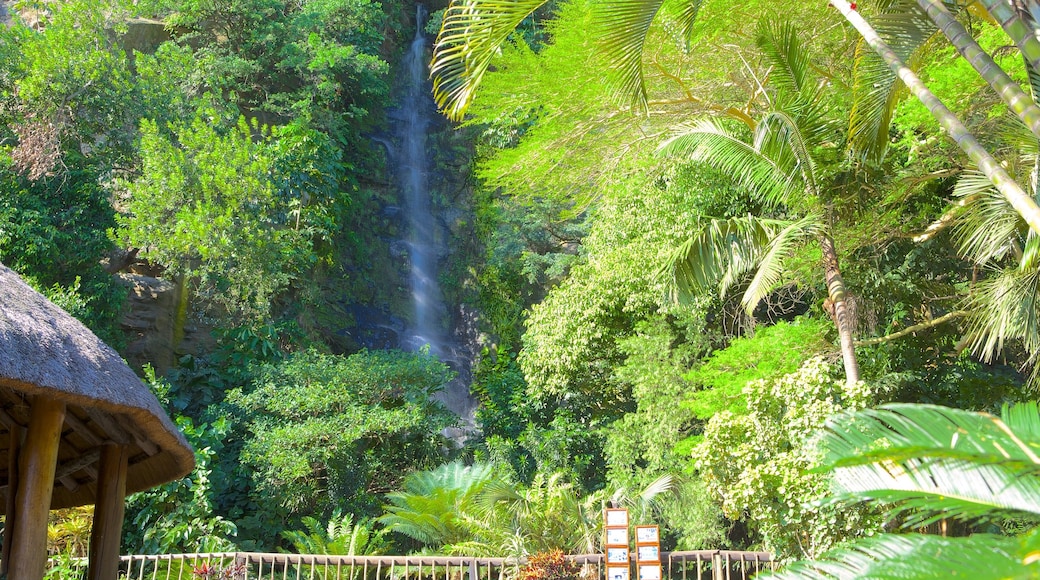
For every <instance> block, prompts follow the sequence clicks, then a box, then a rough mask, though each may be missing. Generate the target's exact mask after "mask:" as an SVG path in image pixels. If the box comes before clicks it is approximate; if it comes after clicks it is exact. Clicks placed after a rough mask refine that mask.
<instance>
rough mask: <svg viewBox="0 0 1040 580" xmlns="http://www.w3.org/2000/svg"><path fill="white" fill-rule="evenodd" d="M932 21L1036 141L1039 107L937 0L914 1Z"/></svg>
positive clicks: (1039, 134) (1039, 133)
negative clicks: (1020, 120) (1030, 132)
mask: <svg viewBox="0 0 1040 580" xmlns="http://www.w3.org/2000/svg"><path fill="white" fill-rule="evenodd" d="M917 4H918V5H919V6H920V7H921V9H923V10H924V11H925V12H926V13H927V14H928V17H929V18H931V19H932V22H934V23H935V25H936V26H938V27H939V30H941V31H942V33H943V34H944V35H945V36H946V38H948V39H949V41H950V44H952V45H953V47H954V48H956V49H957V52H959V53H961V56H963V57H964V60H966V61H968V62H969V63H971V66H972V68H974V69H975V72H977V73H979V76H981V77H982V78H983V79H985V80H986V82H987V83H989V86H990V87H992V88H993V90H994V91H996V92H997V94H998V95H1000V98H1001V100H1002V101H1004V103H1006V104H1007V106H1008V107H1009V108H1010V109H1011V110H1012V111H1014V112H1015V114H1016V115H1018V118H1019V119H1022V122H1023V123H1025V124H1026V126H1027V127H1029V130H1030V131H1032V132H1033V135H1035V136H1036V137H1037V138H1040V107H1037V106H1036V104H1035V103H1034V102H1033V99H1031V98H1030V97H1029V95H1027V94H1026V93H1025V91H1023V90H1022V87H1020V86H1018V83H1016V82H1015V81H1013V80H1012V79H1011V77H1009V76H1008V75H1007V73H1006V72H1004V69H1002V68H1000V66H998V65H997V63H996V62H994V61H993V58H992V57H991V56H990V55H989V54H988V53H986V51H984V50H982V47H981V46H979V43H977V42H975V39H974V38H972V36H971V34H970V33H969V32H968V31H967V30H966V29H965V28H964V26H962V25H961V23H960V22H958V21H957V19H956V18H954V17H953V15H952V14H950V13H949V11H947V10H946V6H944V5H943V3H942V1H941V0H917Z"/></svg>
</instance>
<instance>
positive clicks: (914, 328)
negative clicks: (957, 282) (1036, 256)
mask: <svg viewBox="0 0 1040 580" xmlns="http://www.w3.org/2000/svg"><path fill="white" fill-rule="evenodd" d="M967 315H968V311H967V310H955V311H953V312H951V313H949V314H944V315H942V316H940V317H939V318H934V319H932V320H929V321H927V322H922V323H921V324H915V325H913V326H908V327H906V328H904V329H903V330H900V331H899V332H893V333H892V334H888V335H885V336H879V337H877V338H870V339H867V340H857V341H856V346H872V345H875V344H881V343H883V342H889V341H891V340H895V339H897V338H903V337H904V336H906V335H908V334H913V333H915V332H919V331H921V330H927V329H929V328H932V327H935V326H939V325H940V324H942V323H944V322H948V321H950V320H953V319H955V318H964V317H965V316H967Z"/></svg>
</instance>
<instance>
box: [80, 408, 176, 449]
mask: <svg viewBox="0 0 1040 580" xmlns="http://www.w3.org/2000/svg"><path fill="white" fill-rule="evenodd" d="M87 414H88V415H90V420H91V421H93V422H95V423H97V424H98V425H100V426H101V428H102V429H104V430H105V433H108V437H109V438H110V439H112V440H113V441H115V442H116V443H118V444H120V445H129V444H130V443H134V444H136V445H137V446H138V447H140V448H141V450H142V451H144V452H145V453H147V454H148V456H149V457H151V456H152V455H155V454H156V453H158V452H159V447H158V446H157V445H156V444H155V443H152V442H151V441H149V440H148V438H147V437H144V436H142V435H141V434H140V433H139V432H137V430H136V429H133V428H132V427H131V426H130V422H129V421H127V427H123V426H122V425H120V424H119V423H118V422H117V421H116V420H115V418H114V417H112V416H111V415H109V414H108V413H105V412H104V411H100V410H97V409H88V410H87Z"/></svg>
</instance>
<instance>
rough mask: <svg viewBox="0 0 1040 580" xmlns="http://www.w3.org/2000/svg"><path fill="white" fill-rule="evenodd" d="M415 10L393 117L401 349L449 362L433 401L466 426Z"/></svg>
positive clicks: (420, 13)
mask: <svg viewBox="0 0 1040 580" xmlns="http://www.w3.org/2000/svg"><path fill="white" fill-rule="evenodd" d="M415 9H416V15H415V16H416V18H415V20H416V30H415V38H414V39H413V40H412V44H411V46H410V47H409V49H408V53H407V55H406V56H405V61H404V69H403V73H404V74H405V75H406V78H405V79H404V81H405V83H404V92H403V97H402V100H401V104H400V108H399V109H398V111H397V114H396V115H394V119H395V121H396V126H395V130H394V136H395V140H396V142H397V147H396V148H395V149H396V155H395V157H396V166H397V167H396V175H397V183H398V185H399V187H400V189H401V195H402V198H403V199H402V201H403V205H404V209H405V211H406V212H407V214H408V225H409V230H410V234H409V239H408V256H409V260H410V262H411V276H410V277H411V290H412V297H413V302H414V305H415V312H414V318H413V323H412V326H411V328H409V329H408V331H407V332H406V337H405V338H404V340H402V347H404V348H407V349H410V350H416V351H417V350H419V349H421V348H423V347H424V346H426V345H429V349H430V352H431V353H432V354H434V355H436V356H437V357H439V358H440V359H441V360H443V361H445V362H449V363H454V364H453V366H454V367H455V369H456V370H457V371H459V375H460V376H459V378H458V379H456V380H455V381H452V382H451V383H450V384H448V385H446V386H445V388H444V390H443V391H442V392H441V393H439V394H438V395H437V398H438V399H439V400H440V401H441V402H443V403H444V404H445V406H447V407H448V408H449V409H451V410H452V411H453V412H455V413H456V414H457V415H459V417H461V418H462V420H463V422H464V423H466V424H468V425H470V426H471V425H472V421H473V411H474V409H475V407H476V402H475V401H474V399H473V397H472V395H471V394H470V392H469V382H470V381H469V364H468V361H467V360H465V358H466V357H463V356H460V355H459V354H458V353H457V352H456V351H457V350H459V349H457V348H456V345H455V344H454V343H453V341H452V340H451V338H450V333H449V332H448V331H447V330H446V329H447V327H448V324H447V322H448V309H447V307H446V306H445V304H444V298H443V295H442V293H441V289H440V286H439V284H438V282H437V262H438V258H439V257H440V252H439V249H438V248H439V242H440V243H441V244H443V236H439V235H438V234H439V233H440V232H439V225H438V222H437V219H436V216H435V215H434V212H433V210H432V208H431V206H432V204H431V200H430V197H431V195H430V194H431V192H430V183H429V181H430V179H429V166H430V159H429V152H428V149H427V133H428V131H429V127H430V125H431V122H432V119H433V118H434V116H435V115H437V108H436V105H435V104H434V102H433V98H432V96H431V94H430V87H429V83H428V82H427V77H428V73H427V68H426V47H427V39H426V37H425V35H424V34H423V28H424V22H425V19H426V14H425V10H424V9H423V7H422V5H416V7H415ZM439 238H440V239H439ZM460 367H463V368H460ZM464 430H465V428H464Z"/></svg>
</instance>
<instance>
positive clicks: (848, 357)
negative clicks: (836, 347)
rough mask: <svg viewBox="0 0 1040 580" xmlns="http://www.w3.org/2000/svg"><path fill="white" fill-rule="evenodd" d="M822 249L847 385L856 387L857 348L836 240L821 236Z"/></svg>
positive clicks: (857, 370)
mask: <svg viewBox="0 0 1040 580" xmlns="http://www.w3.org/2000/svg"><path fill="white" fill-rule="evenodd" d="M820 249H821V250H822V251H823V270H824V277H825V279H826V281H827V297H828V298H829V299H830V301H831V305H832V308H833V311H832V316H833V318H834V325H835V326H836V327H838V339H839V340H840V342H841V362H842V364H843V365H844V366H845V384H847V385H854V384H856V382H858V381H859V363H857V362H856V348H855V345H854V344H853V340H852V320H851V316H850V313H849V306H848V302H847V294H846V291H845V280H844V279H843V278H842V277H841V269H840V268H839V267H838V252H837V251H835V249H834V240H832V239H831V237H830V236H829V235H827V234H821V235H820Z"/></svg>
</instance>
